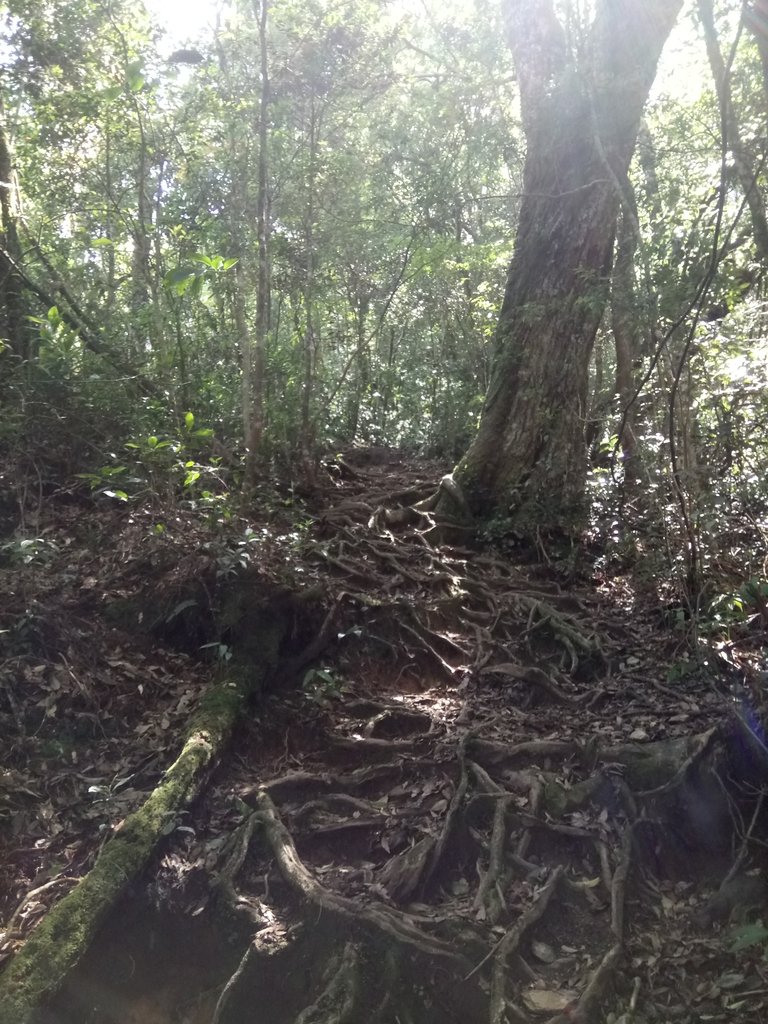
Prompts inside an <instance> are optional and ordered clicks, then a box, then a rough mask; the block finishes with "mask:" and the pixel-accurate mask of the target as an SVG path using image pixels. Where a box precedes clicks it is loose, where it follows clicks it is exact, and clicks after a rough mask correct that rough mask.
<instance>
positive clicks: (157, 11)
mask: <svg viewBox="0 0 768 1024" xmlns="http://www.w3.org/2000/svg"><path fill="white" fill-rule="evenodd" d="M145 3H146V7H147V10H148V11H149V13H150V14H151V16H152V20H153V21H154V22H155V23H156V24H157V25H158V26H159V27H160V28H161V29H163V31H164V32H165V38H166V40H167V42H168V43H169V45H170V46H172V47H175V46H181V45H182V44H183V43H194V42H196V41H198V40H199V39H200V38H201V37H202V38H205V37H206V36H209V37H210V35H211V34H212V32H213V30H214V28H215V26H216V20H217V18H218V17H219V15H220V13H221V12H223V11H224V10H225V8H226V7H228V6H229V5H228V4H227V3H225V2H223V0H145Z"/></svg>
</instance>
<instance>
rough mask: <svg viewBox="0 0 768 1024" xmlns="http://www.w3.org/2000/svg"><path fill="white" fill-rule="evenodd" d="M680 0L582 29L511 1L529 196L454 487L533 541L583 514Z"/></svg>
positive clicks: (542, 0)
mask: <svg viewBox="0 0 768 1024" xmlns="http://www.w3.org/2000/svg"><path fill="white" fill-rule="evenodd" d="M681 6H682V0H600V2H598V3H597V5H596V11H595V15H594V19H593V21H592V23H591V25H588V26H585V27H584V29H583V31H581V32H578V31H576V30H573V29H572V28H571V26H569V27H567V28H566V26H565V25H564V23H563V22H562V21H561V20H560V19H559V17H558V15H557V13H556V11H555V6H554V4H553V2H552V0H507V20H508V27H509V34H510V42H511V46H512V49H513V53H514V57H515V63H516V67H517V77H518V83H519V89H520V100H521V108H522V115H523V126H524V129H525V133H526V140H527V154H526V161H525V171H524V196H523V200H522V206H521V210H520V221H519V227H518V232H517V238H516V242H515V251H514V256H513V259H512V264H511V267H510V270H509V276H508V279H507V286H506V291H505V295H504V301H503V304H502V309H501V314H500V317H499V323H498V326H497V332H496V357H495V366H494V372H493V376H492V380H491V385H490V388H489V391H488V395H487V397H486V402H485V407H484V409H483V415H482V417H481V422H480V426H479V429H478V433H477V435H476V437H475V439H474V441H473V443H472V445H471V446H470V448H469V450H468V451H467V453H466V455H465V456H464V458H463V459H462V460H461V462H460V463H459V465H458V467H457V469H456V472H455V474H454V475H455V479H456V482H457V483H458V484H459V485H460V487H461V488H462V490H463V492H464V495H465V497H466V499H467V502H468V504H469V506H470V508H471V510H472V512H473V514H474V515H475V516H476V517H477V518H478V519H480V520H481V521H488V520H490V519H497V520H500V521H502V522H503V523H504V524H505V525H507V526H509V527H510V528H514V529H517V530H520V531H521V532H523V533H528V534H530V533H532V532H534V531H535V530H536V529H538V528H541V529H542V530H544V531H551V530H554V531H563V530H565V531H566V532H571V531H572V530H573V529H574V527H576V526H577V525H578V523H579V522H580V520H581V518H582V515H583V506H584V485H585V479H586V470H587V453H586V446H585V443H584V425H585V418H586V407H587V383H588V369H589V359H590V355H591V352H592V346H593V343H594V339H595V334H596V332H597V328H598V326H599V324H600V321H601V319H602V317H603V313H604V310H605V305H606V301H607V298H608V295H609V283H610V281H609V278H610V269H611V263H612V253H613V242H614V234H615V228H616V218H617V214H618V211H619V208H620V205H621V203H622V202H623V201H624V197H625V196H627V197H628V188H627V170H628V167H629V162H630V159H631V157H632V152H633V150H634V146H635V142H636V138H637V133H638V128H639V125H640V118H641V116H642V112H643V107H644V105H645V102H646V100H647V97H648V92H649V90H650V88H651V85H652V83H653V80H654V77H655V73H656V65H657V62H658V58H659V56H660V54H661V50H662V48H663V46H664V43H665V41H666V39H667V36H668V35H669V32H670V31H671V29H672V26H673V25H674V22H675V19H676V17H677V14H678V12H679V10H680V8H681Z"/></svg>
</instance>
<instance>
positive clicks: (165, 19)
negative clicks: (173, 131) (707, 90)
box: [145, 0, 709, 101]
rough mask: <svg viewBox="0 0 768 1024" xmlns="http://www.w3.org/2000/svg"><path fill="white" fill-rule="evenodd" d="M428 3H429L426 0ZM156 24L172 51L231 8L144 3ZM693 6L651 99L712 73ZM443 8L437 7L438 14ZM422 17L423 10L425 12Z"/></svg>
mask: <svg viewBox="0 0 768 1024" xmlns="http://www.w3.org/2000/svg"><path fill="white" fill-rule="evenodd" d="M427 2H428V0H427ZM145 3H146V5H147V8H148V10H149V12H150V14H151V15H152V18H153V20H154V21H155V22H156V23H157V24H158V26H159V27H160V28H162V29H163V31H164V33H165V39H166V42H167V44H168V46H169V47H175V46H181V45H182V44H184V43H193V42H195V41H197V40H200V39H205V37H206V36H208V37H210V35H211V34H212V32H213V30H214V28H215V26H216V22H217V19H218V18H219V17H221V15H222V14H224V13H225V12H226V10H227V8H228V7H229V6H230V5H229V3H228V2H227V0H145ZM422 3H423V0H416V2H415V4H414V3H413V2H411V3H409V2H408V0H400V4H399V5H398V6H399V7H401V8H402V11H403V13H404V14H407V13H408V11H409V9H410V8H413V7H414V6H415V7H416V8H419V7H421V6H422ZM690 9H691V8H690V2H689V3H688V4H686V5H685V7H684V10H683V13H682V14H681V16H680V18H678V21H677V24H676V26H675V28H674V29H673V31H672V35H671V36H670V38H669V40H668V42H667V45H666V46H665V48H664V53H663V54H662V58H661V61H660V62H659V70H658V75H657V77H656V81H655V83H654V87H653V92H652V99H660V98H661V97H664V96H668V97H671V98H674V99H677V100H683V101H691V100H694V99H695V98H696V97H697V96H698V95H699V93H700V92H701V90H702V87H703V86H704V85H705V84H707V78H708V74H709V69H708V65H707V58H706V51H705V49H704V43H703V40H701V38H700V37H699V33H698V32H697V31H696V29H695V28H694V26H693V22H692V18H691V13H690ZM439 10H440V4H437V5H436V13H437V11H439ZM421 13H422V15H423V13H424V12H423V10H422V12H421Z"/></svg>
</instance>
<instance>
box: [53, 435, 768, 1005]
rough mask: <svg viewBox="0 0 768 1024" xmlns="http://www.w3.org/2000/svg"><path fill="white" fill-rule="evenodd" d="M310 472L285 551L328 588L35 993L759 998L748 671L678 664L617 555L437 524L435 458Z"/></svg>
mask: <svg viewBox="0 0 768 1024" xmlns="http://www.w3.org/2000/svg"><path fill="white" fill-rule="evenodd" d="M325 472H327V474H328V482H327V484H326V486H325V488H324V490H322V491H320V492H315V493H314V494H313V495H312V497H311V498H310V499H308V508H309V511H310V514H311V527H310V528H309V530H308V533H307V536H306V537H305V538H304V539H303V540H302V544H301V559H300V561H299V562H295V551H294V564H293V566H292V573H293V579H294V580H296V579H297V578H298V579H300V580H302V581H303V585H304V586H305V587H307V588H317V587H322V590H323V593H324V595H325V605H324V608H325V613H324V618H323V619H322V620H321V621H320V622H314V620H313V621H312V622H311V623H301V622H297V623H296V625H295V634H296V638H297V639H296V644H295V649H289V650H287V651H286V658H285V660H284V663H283V666H282V669H281V674H280V679H279V680H276V681H275V682H276V687H275V689H274V690H273V692H272V695H271V696H270V697H269V698H268V699H267V700H265V701H264V702H263V704H262V705H261V706H260V707H259V708H258V709H256V710H255V712H254V716H253V718H252V719H251V720H250V721H249V722H248V723H247V725H246V726H245V727H244V728H243V729H242V730H241V734H240V736H239V738H238V741H237V744H236V746H235V748H234V749H233V750H232V751H231V752H230V756H228V757H227V758H226V760H224V761H223V762H222V763H221V764H220V765H219V767H218V769H217V771H216V774H215V776H214V777H213V779H212V780H211V784H210V785H209V787H208V790H207V793H206V795H205V797H204V798H203V799H202V801H200V802H199V804H198V805H197V806H196V807H195V809H194V810H193V812H192V814H191V815H190V816H189V818H188V820H186V821H185V822H184V823H183V825H182V827H181V828H177V829H176V830H175V831H173V832H172V833H171V834H170V835H169V840H168V845H167V848H166V849H165V850H164V851H163V852H162V855H161V856H160V858H159V860H158V863H157V867H156V870H155V871H154V872H153V877H152V878H151V879H149V880H147V882H146V886H145V888H144V891H143V892H142V893H136V892H133V893H131V894H130V900H129V902H128V903H127V904H126V907H125V909H124V911H123V913H124V914H125V915H127V916H126V917H125V918H123V921H122V923H121V922H120V921H119V920H118V921H117V922H116V921H114V920H113V922H112V923H111V925H110V926H109V927H108V929H107V931H106V933H105V938H104V943H103V944H101V945H100V949H99V951H98V953H97V954H95V955H92V956H91V957H89V958H88V959H87V960H86V962H85V963H84V965H83V967H82V969H81V971H80V972H79V973H78V974H76V975H75V976H74V977H73V978H72V979H71V982H70V984H69V985H68V986H67V988H66V989H65V991H64V992H63V993H62V994H61V995H60V996H59V997H58V998H57V1000H56V1002H55V1003H54V1004H53V1005H52V1007H51V1013H52V1014H53V1015H54V1016H53V1017H52V1018H51V1019H56V1020H57V1021H61V1022H68V1021H70V1020H71V1021H74V1020H78V1021H85V1020H88V1021H92V1022H93V1024H97V1022H99V1024H107V1022H114V1024H118V1022H119V1024H131V1022H132V1021H138V1020H142V1021H144V1022H152V1021H155V1020H156V1021H158V1022H163V1024H165V1022H168V1024H170V1021H182V1020H184V1021H187V1024H192V1022H197V1021H211V1020H213V1021H214V1022H215V1024H235V1022H240V1021H245V1020H250V1019H254V1017H253V1015H254V1007H258V1015H257V1019H259V1020H260V1021H262V1022H263V1024H315V1022H316V1024H321V1022H323V1024H336V1022H338V1024H342V1022H350V1024H354V1022H362V1021H381V1022H382V1024H406V1022H411V1024H433V1022H434V1024H437V1022H438V1021H439V1022H447V1021H463V1022H471V1024H474V1022H478V1024H480V1022H486V1021H487V1022H490V1024H502V1022H504V1021H535V1020H548V1021H551V1022H556V1021H558V1022H559V1021H584V1022H592V1021H594V1022H598V1021H601V1020H603V1019H606V1020H607V1019H609V1018H608V1017H607V1016H604V1014H608V1013H613V1014H614V1016H613V1018H611V1019H613V1020H614V1021H618V1020H619V1019H621V1020H623V1021H625V1022H628V1021H630V1020H636V1021H638V1022H641V1021H654V1020H664V1021H668V1020H672V1019H674V1020H680V1021H698V1020H700V1019H703V1017H704V1016H706V1017H707V1019H711V1020H716V1021H717V1020H733V1019H734V1016H733V1014H734V1012H735V1011H734V1008H735V1007H736V1006H737V1005H738V1006H739V1009H738V1019H739V1020H740V1021H745V1022H749V1021H759V1020H764V1019H765V1015H766V1008H768V978H767V977H766V971H765V964H764V962H763V961H762V960H761V956H762V949H763V945H764V941H763V943H762V944H761V943H759V942H758V943H757V944H756V945H754V946H752V947H749V948H743V949H740V950H737V951H732V950H731V949H730V946H729V943H730V937H731V933H732V931H733V930H734V929H735V928H738V927H742V929H743V928H744V927H745V926H749V925H750V924H752V923H753V922H754V921H755V920H756V919H757V918H759V917H760V915H761V914H762V913H763V912H764V904H765V898H764V897H765V893H764V892H763V890H762V889H760V887H759V885H755V884H754V883H755V876H754V875H751V874H750V873H749V872H750V871H754V870H755V869H756V868H759V867H762V866H763V865H762V863H761V855H762V851H763V850H764V848H765V841H766V837H767V836H766V829H767V825H768V822H766V819H765V814H764V811H763V806H762V803H763V798H762V793H763V787H764V786H765V775H766V765H765V756H764V753H765V748H764V746H763V745H762V738H761V735H760V734H759V733H758V734H757V735H756V732H755V730H754V729H752V728H750V724H749V714H748V712H749V710H750V703H751V702H752V700H753V695H751V694H749V693H746V692H743V691H742V692H740V693H739V694H737V697H738V702H734V699H733V698H734V693H733V687H732V684H731V680H729V679H727V678H725V677H717V676H715V675H712V674H707V673H706V672H704V671H703V670H702V671H698V672H690V673H689V674H687V675H686V676H685V677H684V679H682V680H678V681H677V682H675V683H671V682H669V678H668V677H669V674H670V673H669V670H670V668H671V667H672V665H673V664H674V663H675V660H676V659H679V658H680V654H679V649H678V640H677V639H676V638H675V637H674V636H673V635H671V634H670V633H669V631H668V630H667V628H666V627H665V626H664V625H663V623H662V620H661V618H660V617H659V615H658V613H657V610H656V608H655V606H654V604H653V602H651V601H650V600H649V598H648V596H647V595H646V596H642V595H640V594H638V593H637V592H636V589H635V588H634V587H633V584H632V581H631V580H629V579H627V578H622V579H609V578H605V579H600V578H599V577H598V576H597V575H596V574H595V573H594V572H593V573H592V574H591V578H590V577H588V576H587V574H586V573H585V572H584V570H583V569H581V570H579V569H578V567H574V565H573V564H572V563H569V562H566V561H563V562H559V563H555V562H554V559H553V556H552V554H551V553H550V552H547V551H546V550H544V547H543V546H542V548H541V550H540V551H539V552H538V555H539V558H538V560H536V561H533V560H532V559H530V558H529V559H528V563H527V564H522V562H521V560H520V557H519V554H518V555H517V556H516V554H515V553H514V552H510V551H508V550H507V551H504V552H499V551H494V550H493V549H491V548H486V549H473V548H470V547H469V546H466V544H463V543H459V544H457V543H456V542H457V541H460V540H461V538H460V537H457V536H456V535H455V534H454V535H453V536H451V537H450V539H451V540H453V541H454V544H453V545H448V544H436V543H434V539H435V536H436V534H435V528H436V524H435V523H434V521H433V520H432V519H431V517H430V514H429V513H426V512H417V513H413V511H412V510H413V507H414V506H415V505H416V506H417V504H418V502H419V501H420V500H421V499H422V498H424V497H426V496H427V495H428V494H429V493H430V489H431V488H433V487H434V481H435V480H436V479H439V476H440V468H439V467H438V466H437V465H435V464H427V465H425V464H423V463H418V462H412V461H409V460H407V459H405V458H403V457H401V456H399V455H397V454H396V453H391V452H386V451H378V450H367V451H366V452H364V453H350V454H349V455H348V456H347V457H346V458H344V459H340V460H333V461H331V462H329V464H328V465H327V466H326V470H325ZM393 496H395V500H393ZM398 500H399V502H400V505H401V509H402V510H401V512H398V511H396V508H397V503H398ZM272 554H273V555H274V551H273V552H272ZM516 557H517V562H516V561H515V558H516ZM276 561H279V559H274V558H273V559H272V561H271V562H270V566H267V565H266V564H265V566H264V571H265V572H269V571H272V570H273V569H274V565H275V564H276ZM307 634H309V636H310V639H309V641H308V642H307V639H306V637H307ZM300 637H303V638H304V639H302V640H301V642H299V638H300ZM290 647H291V645H290V644H289V648H290ZM310 659H311V660H310ZM166 729H167V727H166ZM734 865H735V866H736V867H737V870H736V873H735V878H736V879H737V880H738V879H752V884H751V885H750V884H749V883H748V882H747V883H745V884H744V885H743V886H742V887H741V889H740V890H739V891H738V892H736V888H738V886H737V887H735V889H734V892H735V895H734V896H733V899H732V900H730V902H729V901H728V899H727V898H725V897H723V896H721V897H720V904H723V903H724V900H725V903H727V904H728V905H727V906H721V905H720V904H717V901H716V899H713V898H712V893H713V891H714V889H715V888H716V887H717V884H718V883H719V882H720V880H721V879H722V878H723V877H724V876H725V875H726V874H727V873H728V872H729V871H730V870H731V869H732V868H733V867H734ZM726 892H727V891H726ZM147 893H148V894H149V896H150V897H151V901H150V902H151V903H152V904H153V905H155V906H159V907H160V908H161V912H160V913H159V916H158V915H157V914H153V913H150V912H149V911H148V910H146V909H145V907H144V900H145V897H146V895H147ZM138 906H141V909H140V910H137V909H136V908H137V907H138ZM126 920H128V921H130V922H131V923H130V927H128V926H127V925H126V924H125V922H126ZM179 920H181V921H185V920H186V921H188V922H189V931H188V933H187V934H186V940H188V941H185V930H184V928H183V927H182V928H181V929H180V928H179V927H178V921H179ZM201 920H202V921H205V922H208V923H209V928H208V929H207V930H206V928H203V929H202V931H201V930H200V927H199V925H200V922H201ZM168 922H173V923H168ZM753 927H754V925H753ZM150 933H152V934H154V935H155V940H154V941H155V946H154V947H153V951H152V953H151V955H150V954H149V953H148V952H147V950H148V948H149V942H150V939H149V937H148V936H149V935H150ZM192 936H195V938H194V940H193V939H192ZM107 950H109V951H110V955H109V957H105V955H104V954H105V951H107ZM129 963H132V964H133V970H132V971H131V970H129V969H128V967H127V966H126V965H127V964H129ZM158 964H160V965H163V964H165V965H166V969H165V970H162V969H161V970H160V972H159V973H160V977H158V968H157V965H158ZM190 965H192V967H193V968H194V969H190ZM196 976H197V977H198V978H199V981H200V983H199V985H196V984H195V981H194V978H195V977H196ZM174 978H175V979H176V982H174V980H173V979H174ZM620 1014H624V1016H622V1017H621V1018H620V1016H619V1015H620Z"/></svg>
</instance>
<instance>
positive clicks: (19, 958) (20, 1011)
mask: <svg viewBox="0 0 768 1024" xmlns="http://www.w3.org/2000/svg"><path fill="white" fill-rule="evenodd" d="M284 628H285V627H284V626H281V625H279V624H278V622H276V621H275V620H272V621H268V623H266V624H265V626H264V628H263V630H262V633H261V641H262V642H261V645H260V657H259V659H258V663H257V664H253V665H251V666H249V668H248V670H247V671H245V670H240V671H237V670H233V671H232V672H231V674H229V675H228V676H227V677H226V678H224V679H222V681H221V682H219V683H218V684H217V685H215V686H214V687H213V688H212V689H211V690H210V691H209V693H208V694H207V695H206V696H205V697H204V698H203V700H202V702H201V704H200V706H199V708H198V709H197V710H196V712H195V713H194V715H193V716H192V719H191V721H190V723H189V727H188V729H187V734H186V740H185V742H184V745H183V747H182V750H181V753H180V754H179V756H178V757H177V759H176V761H175V762H174V763H173V764H172V765H171V766H170V767H169V768H168V770H167V771H166V773H165V775H164V777H163V779H162V781H161V782H160V783H159V785H158V786H157V787H156V789H155V790H154V791H153V792H152V793H151V794H150V796H149V797H148V798H147V800H146V801H145V802H144V804H143V805H142V806H141V807H140V808H139V809H138V810H137V811H135V812H134V813H133V814H131V815H129V816H128V817H127V818H126V819H125V821H124V822H123V823H122V825H121V826H120V828H119V829H118V831H117V832H116V833H115V835H114V836H113V837H112V838H111V839H110V840H109V841H108V842H107V843H106V844H105V845H104V847H103V849H102V851H101V853H100V854H99V857H98V859H97V861H96V863H95V864H94V866H93V868H92V870H91V871H90V872H89V873H88V874H87V875H86V876H85V877H84V878H83V879H82V880H81V881H80V882H79V883H78V885H77V886H76V887H75V888H74V889H73V890H72V891H71V892H70V893H69V894H68V895H67V896H65V897H64V899H63V900H62V901H61V902H60V903H59V904H57V905H56V906H55V907H54V908H53V909H52V910H51V911H50V912H49V913H48V915H47V916H46V917H45V918H44V919H43V921H42V922H41V923H40V925H38V927H37V928H36V929H35V931H34V932H33V933H32V934H31V936H30V937H29V939H28V940H27V942H26V943H25V945H24V946H23V947H22V948H21V950H20V951H19V952H18V953H17V954H16V956H15V957H14V959H13V960H12V961H11V962H10V964H9V965H8V966H7V968H6V969H5V970H4V971H3V973H2V974H0V1024H28V1022H29V1024H31V1022H32V1021H33V1020H34V1019H35V1009H36V1008H37V1007H38V1006H39V1005H40V1004H41V1003H42V1002H43V1001H44V1000H45V998H46V997H47V996H49V995H51V994H52V993H53V992H55V991H56V990H57V989H58V988H59V987H60V986H61V984H62V983H63V982H64V980H65V978H66V976H67V974H68V973H69V971H70V970H71V969H72V968H73V967H74V966H75V964H76V963H77V962H78V960H79V959H80V958H81V957H82V955H83V954H84V952H85V951H86V949H87V948H88V946H89V944H90V943H91V942H92V940H93V939H94V937H95V935H96V933H97V931H98V929H99V927H100V926H101V924H102V923H103V922H104V920H105V919H106V917H107V916H108V914H109V912H110V910H111V909H112V907H113V906H114V904H115V903H116V901H117V899H118V898H119V897H120V895H121V894H122V893H123V891H124V890H125V888H126V886H127V885H128V884H129V883H130V882H131V881H133V880H134V879H136V878H137V877H138V876H139V875H140V874H141V872H142V871H143V870H144V869H145V868H146V866H147V864H148V863H149V861H150V859H151V857H152V855H153V854H154V852H155V850H156V848H157V845H158V843H159V842H160V841H161V840H162V839H163V837H164V836H166V835H167V834H168V832H169V830H170V829H171V828H172V827H173V824H174V823H175V822H176V821H178V820H179V816H180V814H181V812H182V811H184V810H185V809H186V808H187V807H188V806H189V805H190V804H191V803H192V801H193V800H194V799H195V798H196V797H197V796H198V795H199V794H200V792H201V790H202V788H203V786H204V784H205V781H206V778H207V774H206V768H208V766H209V765H211V763H212V762H214V761H215V760H216V759H217V758H218V756H219V755H220V754H221V752H222V750H223V749H224V748H225V746H226V744H227V741H228V739H229V737H230V736H231V734H232V730H233V728H234V725H235V723H236V721H237V719H238V716H239V714H240V713H241V711H242V709H243V708H244V706H245V703H246V701H247V700H248V698H249V697H250V696H251V695H252V694H253V693H254V692H257V691H259V690H260V689H261V687H262V684H263V683H264V680H265V679H266V677H267V675H268V674H269V673H270V672H271V671H273V670H274V668H275V666H276V664H277V659H278V652H279V647H280V641H281V639H282V631H283V629H284Z"/></svg>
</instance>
